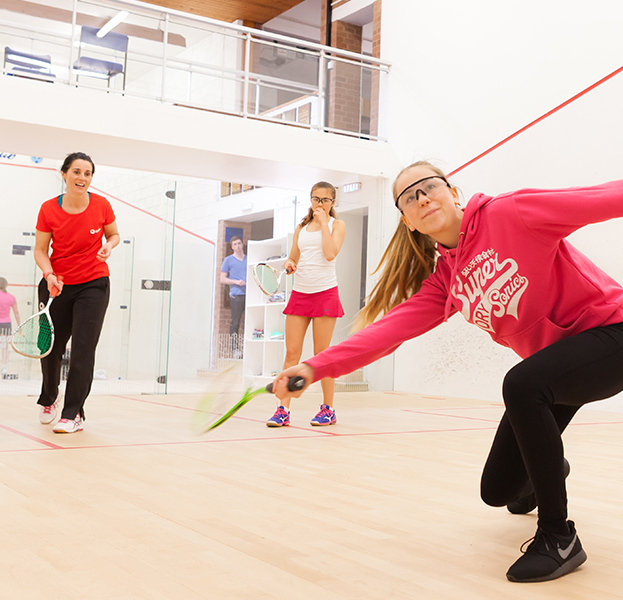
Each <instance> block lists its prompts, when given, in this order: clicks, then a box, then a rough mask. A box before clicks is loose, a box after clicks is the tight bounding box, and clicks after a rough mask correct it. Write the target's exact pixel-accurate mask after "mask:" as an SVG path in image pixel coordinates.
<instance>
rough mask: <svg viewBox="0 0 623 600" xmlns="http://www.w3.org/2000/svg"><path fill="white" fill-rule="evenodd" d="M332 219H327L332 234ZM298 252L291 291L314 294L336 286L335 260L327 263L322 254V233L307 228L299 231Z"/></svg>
mask: <svg viewBox="0 0 623 600" xmlns="http://www.w3.org/2000/svg"><path fill="white" fill-rule="evenodd" d="M333 221H334V219H333V217H331V218H330V219H329V231H330V232H331V233H333ZM298 243H299V250H300V252H301V256H300V258H299V262H298V264H297V265H296V273H295V274H294V285H293V287H292V289H293V290H294V291H296V292H301V293H303V294H315V293H316V292H324V291H325V290H329V289H331V288H334V287H335V286H336V285H337V275H336V274H335V259H334V260H332V261H331V262H329V261H328V260H327V259H326V258H325V256H324V254H323V252H322V231H312V232H309V231H307V226H305V227H302V228H301V230H300V231H299V241H298Z"/></svg>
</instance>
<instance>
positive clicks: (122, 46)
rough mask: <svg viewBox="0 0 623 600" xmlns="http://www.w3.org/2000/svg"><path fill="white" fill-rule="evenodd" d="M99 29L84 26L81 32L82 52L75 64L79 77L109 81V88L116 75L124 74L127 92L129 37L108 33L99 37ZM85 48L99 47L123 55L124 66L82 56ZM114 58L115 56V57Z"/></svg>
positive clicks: (112, 32)
mask: <svg viewBox="0 0 623 600" xmlns="http://www.w3.org/2000/svg"><path fill="white" fill-rule="evenodd" d="M98 31H99V29H97V28H95V27H87V26H86V25H84V26H83V27H82V31H81V32H80V52H79V54H78V60H77V61H76V62H75V63H74V71H75V72H76V74H77V75H86V76H90V77H97V78H99V79H108V87H110V82H111V80H112V78H113V77H114V76H115V75H119V74H123V89H124V90H125V74H126V70H127V67H128V36H127V35H124V34H123V33H115V32H114V31H110V32H108V33H107V34H106V35H105V36H104V37H103V38H98V37H97V32H98ZM83 46H87V47H88V46H98V47H100V48H106V49H108V50H112V51H113V52H120V53H123V56H124V58H123V64H122V63H118V62H113V61H108V60H103V59H101V58H92V57H89V56H82V51H83ZM113 58H114V56H113Z"/></svg>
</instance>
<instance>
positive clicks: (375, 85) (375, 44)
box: [370, 0, 382, 135]
mask: <svg viewBox="0 0 623 600" xmlns="http://www.w3.org/2000/svg"><path fill="white" fill-rule="evenodd" d="M381 2H382V0H376V2H375V3H374V17H373V19H372V56H374V57H375V58H381ZM379 79H380V78H379V72H378V71H372V98H371V100H370V134H371V135H378V134H379Z"/></svg>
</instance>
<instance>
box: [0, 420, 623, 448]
mask: <svg viewBox="0 0 623 600" xmlns="http://www.w3.org/2000/svg"><path fill="white" fill-rule="evenodd" d="M437 416H446V415H437ZM452 416H453V415H452ZM234 418H235V417H234ZM586 425H623V421H605V422H592V423H571V424H570V427H579V426H586ZM0 427H1V428H3V429H6V430H7V431H11V432H13V433H16V434H18V435H23V436H24V437H27V438H29V439H32V440H35V441H37V442H39V443H41V444H44V445H47V446H49V448H45V449H44V448H39V449H37V448H29V449H25V448H24V449H18V450H0V453H8V452H15V453H17V452H33V451H40V450H45V451H47V450H49V449H53V450H97V449H104V448H109V449H117V448H143V447H154V446H158V447H160V446H180V445H192V444H222V443H226V442H234V443H238V442H264V441H266V442H272V441H279V440H296V439H301V440H302V439H320V438H324V439H327V436H326V435H322V434H324V433H327V432H324V431H316V430H308V429H305V430H304V431H309V432H310V434H309V435H274V436H272V437H253V438H250V437H245V438H228V439H218V440H217V439H209V438H207V439H197V440H179V441H170V442H141V443H128V444H98V445H90V446H86V445H85V446H68V447H63V446H58V445H55V444H52V443H51V442H47V441H45V440H41V439H39V438H35V437H32V436H30V435H28V434H24V433H22V432H19V431H16V430H14V429H11V428H8V427H5V426H3V425H0ZM301 429H302V428H301ZM495 429H497V425H495V426H487V427H460V428H451V429H416V430H407V431H365V432H356V433H338V432H333V433H332V435H331V436H330V437H332V438H334V439H336V438H347V437H372V436H382V435H413V434H431V433H462V432H466V433H469V432H472V431H494V430H495ZM76 435H80V434H79V433H78V434H76Z"/></svg>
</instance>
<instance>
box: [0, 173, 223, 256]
mask: <svg viewBox="0 0 623 600" xmlns="http://www.w3.org/2000/svg"><path fill="white" fill-rule="evenodd" d="M0 165H4V166H7V167H22V168H24V169H38V170H40V171H56V169H55V168H53V167H40V166H38V165H20V164H17V163H7V162H0ZM91 189H93V190H95V191H96V192H98V193H99V194H104V195H106V196H108V197H109V198H113V199H114V200H116V201H117V202H121V204H125V205H126V206H129V207H131V208H133V209H135V210H138V211H140V212H142V213H145V214H146V215H149V216H150V217H153V218H154V219H158V220H159V221H164V219H163V218H162V217H159V216H158V215H155V214H153V213H151V212H149V211H148V210H144V209H142V208H139V207H138V206H135V205H134V204H130V203H129V202H126V201H125V200H121V198H117V197H116V196H113V195H112V194H109V193H108V192H104V191H103V190H100V189H98V188H96V187H95V186H91ZM171 225H173V227H175V228H176V229H179V230H180V231H183V232H184V233H188V234H189V235H193V236H195V237H196V238H199V239H200V240H203V241H204V242H208V244H212V245H213V246H215V245H216V244H215V243H214V242H213V241H212V240H209V239H208V238H204V237H203V236H201V235H199V234H197V233H193V232H192V231H190V230H188V229H185V228H184V227H180V226H179V225H175V224H173V223H171Z"/></svg>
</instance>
